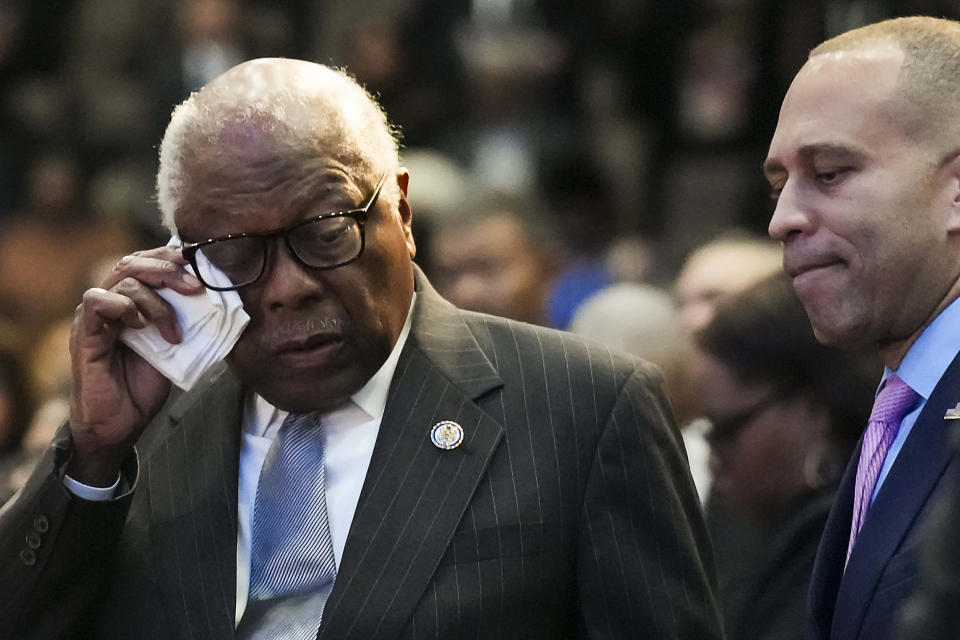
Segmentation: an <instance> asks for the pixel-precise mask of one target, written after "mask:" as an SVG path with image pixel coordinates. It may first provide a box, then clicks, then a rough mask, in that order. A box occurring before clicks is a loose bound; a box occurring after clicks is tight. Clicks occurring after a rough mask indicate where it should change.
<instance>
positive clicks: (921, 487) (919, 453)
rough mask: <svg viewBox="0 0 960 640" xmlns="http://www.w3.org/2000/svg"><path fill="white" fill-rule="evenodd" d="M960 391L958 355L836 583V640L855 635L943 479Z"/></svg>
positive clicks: (901, 455)
mask: <svg viewBox="0 0 960 640" xmlns="http://www.w3.org/2000/svg"><path fill="white" fill-rule="evenodd" d="M958 390H960V356H958V357H957V358H955V359H954V361H953V363H951V365H950V367H949V368H948V369H947V371H946V372H945V373H944V375H943V377H942V378H941V379H940V382H939V383H937V386H936V388H935V389H934V390H933V393H932V394H931V395H930V399H929V400H928V401H927V403H926V405H925V406H924V409H923V411H922V412H921V413H920V416H919V417H918V418H917V421H916V423H914V425H913V429H912V430H911V432H910V435H909V437H908V438H907V440H906V442H905V443H904V445H903V448H902V449H901V450H900V453H899V455H898V456H897V459H896V461H895V462H894V464H893V466H892V467H891V468H890V473H889V475H888V476H887V478H886V480H885V481H884V483H883V486H882V487H881V488H880V491H879V493H878V494H877V498H876V500H875V501H874V503H873V505H872V506H871V507H870V511H869V513H868V516H867V520H866V523H865V526H864V528H863V530H862V531H861V533H860V535H859V536H858V538H857V544H856V546H855V547H854V551H853V553H852V554H851V555H850V563H849V565H848V566H847V571H846V572H845V573H844V574H843V578H842V580H841V581H840V588H839V592H838V594H837V606H836V611H835V613H834V619H833V635H834V637H840V638H854V637H856V636H857V634H858V633H859V629H860V626H861V624H862V623H863V618H864V615H865V614H866V610H867V606H868V605H869V603H870V600H871V599H872V597H873V593H874V591H875V590H876V587H877V583H878V582H879V581H880V577H881V575H882V574H883V571H884V570H885V569H886V566H887V563H888V562H889V561H890V558H891V557H892V556H893V554H894V552H895V551H896V550H897V548H898V547H899V546H900V544H901V542H902V541H903V539H904V537H905V536H906V534H907V532H908V531H909V530H910V528H911V527H912V526H913V525H914V523H915V522H916V520H917V517H918V515H919V514H920V511H921V510H922V509H923V507H924V505H926V503H927V501H928V499H929V498H930V494H931V493H932V492H933V491H934V489H935V488H936V486H937V483H938V482H939V480H940V478H941V477H942V476H943V473H944V471H945V470H946V468H947V465H948V463H949V462H950V458H951V456H952V454H953V450H952V448H951V447H950V446H949V431H948V429H947V425H946V424H945V422H944V417H943V416H944V414H945V413H946V411H947V409H950V408H952V407H953V406H954V405H956V403H957V393H958ZM854 475H856V470H854ZM851 493H852V492H851ZM852 510H853V507H852V503H851V505H850V509H849V510H848V511H847V512H846V529H847V532H848V535H849V527H850V522H849V520H850V514H851V513H852ZM841 558H842V556H841ZM841 564H842V559H841Z"/></svg>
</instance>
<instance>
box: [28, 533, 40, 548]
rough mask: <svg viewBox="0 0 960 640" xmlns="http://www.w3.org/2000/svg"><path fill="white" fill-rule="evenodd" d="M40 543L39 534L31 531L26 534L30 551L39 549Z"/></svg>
mask: <svg viewBox="0 0 960 640" xmlns="http://www.w3.org/2000/svg"><path fill="white" fill-rule="evenodd" d="M40 542H41V540H40V534H39V533H36V532H34V531H31V532H30V533H28V534H27V546H28V547H30V548H31V549H39V548H40Z"/></svg>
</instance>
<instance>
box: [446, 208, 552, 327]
mask: <svg viewBox="0 0 960 640" xmlns="http://www.w3.org/2000/svg"><path fill="white" fill-rule="evenodd" d="M432 254H433V255H432V264H433V268H434V273H433V274H432V281H433V282H434V284H435V285H436V287H437V290H438V291H439V292H440V293H441V294H442V295H443V296H444V297H445V298H447V299H448V300H450V302H452V303H453V304H455V305H457V306H458V307H460V308H462V309H468V310H470V311H481V312H483V313H491V314H494V315H498V316H503V317H506V318H512V319H514V320H521V321H523V322H532V323H534V324H543V322H544V319H545V307H546V296H547V290H548V281H549V273H548V269H547V267H546V260H545V259H544V258H543V257H542V256H541V255H540V254H539V253H538V252H537V250H536V249H535V248H534V247H532V246H531V243H530V242H529V240H528V237H527V234H526V232H525V231H524V229H523V226H522V225H521V223H520V222H519V221H518V220H516V219H515V218H513V217H512V216H511V215H509V214H506V213H505V214H503V215H499V214H496V215H492V216H488V217H484V218H483V219H482V220H479V221H478V222H476V223H475V224H468V225H466V226H461V227H454V228H447V229H442V230H440V231H439V232H438V233H437V234H436V235H435V236H434V239H433V246H432Z"/></svg>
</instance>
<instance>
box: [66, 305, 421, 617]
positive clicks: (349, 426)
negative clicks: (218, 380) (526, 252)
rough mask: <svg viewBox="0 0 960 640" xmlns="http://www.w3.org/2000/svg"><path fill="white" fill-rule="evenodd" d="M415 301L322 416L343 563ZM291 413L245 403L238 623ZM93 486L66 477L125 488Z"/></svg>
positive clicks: (257, 401) (107, 496)
mask: <svg viewBox="0 0 960 640" xmlns="http://www.w3.org/2000/svg"><path fill="white" fill-rule="evenodd" d="M416 300H417V294H416V293H414V294H413V298H412V299H411V300H410V308H409V310H408V311H407V319H406V321H405V322H404V324H403V329H402V330H401V331H400V336H399V337H398V338H397V342H396V344H395V345H393V351H391V352H390V355H389V356H388V357H387V359H386V360H385V361H384V363H383V364H382V365H381V366H380V369H378V370H377V372H376V373H375V374H374V375H373V377H372V378H370V380H368V381H367V384H365V385H364V386H363V387H362V388H361V389H360V390H359V391H357V392H356V393H355V394H353V395H352V396H351V397H350V400H349V401H347V402H346V403H345V404H344V405H342V406H341V407H339V408H337V409H334V410H333V411H329V412H327V413H324V414H321V417H320V419H321V422H323V426H324V430H325V431H326V436H327V442H326V452H325V457H324V474H325V486H326V498H327V519H328V521H329V523H330V537H331V539H332V542H333V554H334V557H335V559H336V562H337V566H338V567H339V566H340V560H341V558H342V557H343V548H344V546H345V545H346V542H347V533H349V531H350V525H351V524H352V522H353V513H354V511H356V509H357V502H358V501H359V500H360V490H361V489H362V488H363V481H364V478H366V475H367V467H368V466H369V465H370V458H371V456H372V455H373V446H374V444H375V443H376V441H377V434H378V433H379V431H380V422H381V421H382V420H383V411H384V409H385V408H386V405H387V394H388V392H389V390H390V382H391V381H392V380H393V373H394V371H396V368H397V362H398V361H399V360H400V352H401V351H402V350H403V346H404V345H405V344H406V342H407V336H409V335H410V324H411V319H412V317H413V306H414V304H415V303H416ZM286 417H287V412H286V411H282V410H280V409H277V408H276V407H274V406H272V405H271V404H270V403H268V402H267V401H266V400H264V399H263V398H261V397H260V396H259V395H257V394H255V393H253V392H248V394H247V397H246V398H245V400H244V407H243V438H242V441H241V444H240V468H239V477H238V484H237V489H238V491H237V494H238V496H237V498H238V504H237V608H236V619H235V624H239V623H240V618H242V617H243V612H244V611H245V610H246V608H247V597H248V595H249V591H250V535H251V533H252V531H253V507H254V501H255V499H256V497H257V484H258V483H259V481H260V468H261V467H262V466H263V460H264V458H266V456H267V451H269V449H270V445H271V444H272V443H273V441H274V440H275V439H276V437H277V433H278V432H279V430H280V426H281V425H282V424H283V421H284V419H285V418H286ZM119 482H120V480H119V478H118V479H117V482H116V483H114V485H113V486H112V487H91V486H88V485H85V484H82V483H80V482H77V481H76V480H74V479H73V478H71V477H70V476H64V478H63V483H64V485H65V486H66V487H67V489H69V490H70V492H71V493H73V494H74V495H75V496H78V497H80V498H83V499H85V500H95V501H104V500H111V499H112V498H113V496H114V494H115V493H116V489H117V487H118V486H119Z"/></svg>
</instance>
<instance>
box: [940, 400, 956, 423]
mask: <svg viewBox="0 0 960 640" xmlns="http://www.w3.org/2000/svg"><path fill="white" fill-rule="evenodd" d="M943 419H944V420H960V402H958V403H957V406H955V407H954V408H953V409H947V412H946V413H945V414H943Z"/></svg>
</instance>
